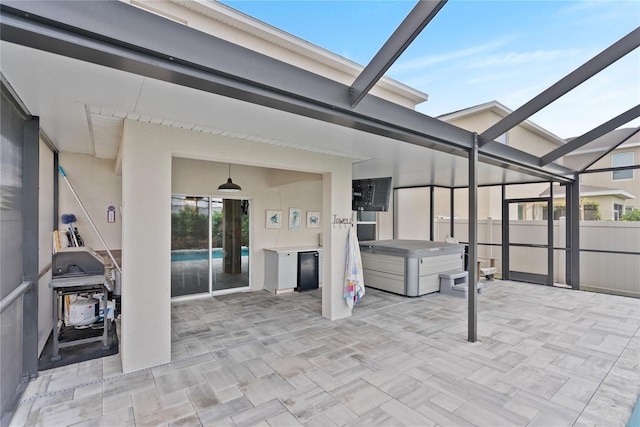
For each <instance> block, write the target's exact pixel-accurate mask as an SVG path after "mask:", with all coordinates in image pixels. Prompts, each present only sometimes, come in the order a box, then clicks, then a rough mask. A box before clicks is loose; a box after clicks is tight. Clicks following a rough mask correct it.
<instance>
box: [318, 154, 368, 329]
mask: <svg viewBox="0 0 640 427" xmlns="http://www.w3.org/2000/svg"><path fill="white" fill-rule="evenodd" d="M322 195H323V203H322V204H323V213H322V217H323V218H326V220H324V219H323V220H322V223H323V226H322V227H323V237H324V238H323V252H324V254H323V264H324V266H323V268H324V271H323V274H322V276H323V280H322V281H323V283H322V317H325V318H327V319H330V320H336V319H342V318H343V317H349V316H351V309H350V308H349V306H348V305H347V303H346V302H345V300H344V298H343V289H344V265H345V259H346V248H347V235H348V233H349V227H350V225H348V224H333V220H334V215H335V218H338V219H345V218H346V219H350V218H352V212H351V167H350V165H349V167H342V168H336V169H334V170H333V172H330V173H325V174H323V177H322ZM354 226H355V225H354ZM365 286H366V283H365ZM365 298H366V296H365ZM356 307H357V306H356Z"/></svg>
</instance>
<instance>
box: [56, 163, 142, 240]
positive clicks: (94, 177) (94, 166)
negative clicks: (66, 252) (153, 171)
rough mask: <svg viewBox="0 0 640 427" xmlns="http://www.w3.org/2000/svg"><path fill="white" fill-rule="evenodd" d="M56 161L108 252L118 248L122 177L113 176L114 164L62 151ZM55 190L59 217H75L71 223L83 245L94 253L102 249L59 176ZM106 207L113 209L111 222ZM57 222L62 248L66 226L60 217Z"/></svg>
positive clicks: (120, 233) (120, 227) (120, 229)
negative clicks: (57, 190) (71, 214)
mask: <svg viewBox="0 0 640 427" xmlns="http://www.w3.org/2000/svg"><path fill="white" fill-rule="evenodd" d="M58 161H59V164H60V166H62V168H63V169H64V171H65V172H66V174H67V178H68V179H69V182H70V183H71V185H72V186H73V188H74V189H75V190H76V193H78V197H79V198H80V201H82V204H83V205H84V206H85V208H86V209H87V212H88V213H89V216H90V217H91V219H92V220H93V222H94V224H95V225H96V228H97V229H98V231H99V232H100V235H101V236H102V238H103V239H104V241H105V243H106V244H107V246H108V247H109V249H111V250H114V249H121V248H122V216H121V212H120V206H122V178H121V177H120V176H118V175H116V173H115V161H114V160H105V159H96V158H95V157H92V156H88V155H86V154H74V153H64V152H62V153H60V154H59V158H58ZM58 188H59V191H60V199H59V205H58V208H59V211H60V215H61V216H62V215H63V214H69V213H73V214H75V216H76V218H77V222H75V223H74V226H75V227H77V228H78V231H79V232H80V235H81V236H82V238H83V240H84V243H85V246H88V247H91V248H93V249H95V250H97V251H100V250H104V246H102V243H100V239H99V238H98V236H97V235H96V233H95V231H94V230H93V228H92V227H91V224H90V222H89V220H88V218H87V217H86V216H85V215H84V213H83V212H82V209H81V208H80V205H79V204H78V202H77V201H76V199H75V198H74V197H73V194H72V193H71V190H70V189H69V186H68V185H67V183H66V182H64V179H63V178H62V176H60V180H59V183H58ZM139 191H141V192H142V191H145V189H144V188H140V189H139ZM109 206H114V207H115V208H116V222H115V223H108V222H107V208H108V207H109ZM58 221H59V224H58V227H59V230H60V242H61V244H62V246H63V247H64V246H68V243H67V238H66V236H65V231H67V230H68V226H67V225H65V224H63V223H62V221H61V219H60V218H58Z"/></svg>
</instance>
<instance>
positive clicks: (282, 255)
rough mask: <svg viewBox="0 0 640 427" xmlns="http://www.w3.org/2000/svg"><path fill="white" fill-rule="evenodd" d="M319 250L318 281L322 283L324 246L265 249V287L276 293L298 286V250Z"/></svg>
mask: <svg viewBox="0 0 640 427" xmlns="http://www.w3.org/2000/svg"><path fill="white" fill-rule="evenodd" d="M307 251H317V252H318V253H319V258H318V271H319V272H318V276H319V277H318V282H319V283H322V248H320V247H317V246H313V247H308V246H304V247H289V248H273V249H265V259H264V288H265V289H266V290H268V291H269V292H273V293H274V294H278V293H282V292H285V291H291V290H293V289H295V288H296V287H297V286H298V252H307Z"/></svg>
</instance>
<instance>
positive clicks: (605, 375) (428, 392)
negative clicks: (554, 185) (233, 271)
mask: <svg viewBox="0 0 640 427" xmlns="http://www.w3.org/2000/svg"><path fill="white" fill-rule="evenodd" d="M485 289H486V291H485V293H484V294H483V295H480V296H479V301H478V312H479V317H478V325H479V326H478V336H479V342H477V343H469V342H467V341H466V328H467V321H466V300H463V299H458V298H455V297H449V296H445V295H440V294H437V293H436V294H433V295H428V296H424V297H421V298H404V297H400V296H396V295H392V294H388V293H384V292H381V291H376V290H374V289H368V290H367V294H366V295H365V298H364V299H363V301H361V303H360V304H359V305H358V306H356V309H355V311H354V316H353V317H351V318H349V319H344V320H339V321H334V322H330V321H328V320H326V319H323V318H322V317H320V314H319V313H320V293H319V291H312V292H307V293H302V294H300V293H291V294H285V295H279V296H274V295H272V294H270V293H268V292H266V291H258V292H252V293H242V294H233V295H226V296H222V297H216V298H207V299H203V300H195V301H189V302H179V303H174V304H173V311H172V318H173V345H172V351H173V355H172V360H173V362H171V363H168V364H166V365H162V366H158V367H154V368H150V369H145V370H142V371H138V372H133V373H128V374H122V372H121V366H120V358H119V356H118V355H116V356H111V357H109V358H104V359H98V360H94V361H88V362H84V363H80V364H77V365H71V366H67V367H62V368H58V369H55V370H50V371H45V372H42V373H41V374H40V376H39V377H38V378H37V380H35V381H33V382H32V383H30V384H29V386H28V388H27V390H26V391H25V393H24V395H23V397H22V400H21V403H20V405H19V407H18V410H17V411H16V414H15V416H14V418H13V421H12V425H15V426H21V425H27V426H32V425H37V426H66V425H74V426H76V425H77V426H80V425H81V426H120V425H136V426H151V425H171V426H174V425H175V426H183V425H205V426H249V425H257V426H264V427H268V426H271V427H276V426H298V425H304V426H323V427H324V426H343V425H349V426H400V425H412V426H435V425H441V426H449V425H461V426H469V425H480V426H492V427H493V426H524V425H527V426H571V425H575V426H588V425H606V426H625V425H626V424H627V422H628V420H629V417H630V415H631V412H632V410H633V406H634V404H635V402H636V400H637V399H638V394H640V367H639V363H640V332H639V326H640V300H638V299H632V298H624V297H618V296H611V295H603V294H596V293H588V292H577V291H571V290H565V289H556V288H548V287H542V286H537V285H528V284H519V283H513V282H502V281H495V282H490V283H488V284H487V286H486V288H485ZM124 315H126V313H124Z"/></svg>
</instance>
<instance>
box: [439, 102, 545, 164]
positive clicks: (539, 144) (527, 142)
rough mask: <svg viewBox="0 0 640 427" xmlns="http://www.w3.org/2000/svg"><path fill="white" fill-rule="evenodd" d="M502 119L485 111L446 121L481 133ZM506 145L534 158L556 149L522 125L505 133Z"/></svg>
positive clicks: (493, 113) (491, 112)
mask: <svg viewBox="0 0 640 427" xmlns="http://www.w3.org/2000/svg"><path fill="white" fill-rule="evenodd" d="M502 118H503V116H501V115H499V114H497V113H495V112H493V111H490V110H486V111H482V112H479V113H477V114H473V115H469V116H465V117H460V118H456V119H451V120H446V121H447V123H451V124H452V125H456V126H458V127H461V128H463V129H466V130H469V131H472V132H478V133H482V132H484V131H485V130H487V129H489V127H491V126H492V125H493V124H495V123H497V122H499V121H500V120H501V119H502ZM507 145H509V146H511V147H514V148H517V149H518V150H522V151H525V152H527V153H530V154H533V155H536V156H542V155H544V154H547V153H548V152H550V151H552V150H553V149H555V148H557V147H558V145H557V144H555V143H553V142H551V141H550V140H549V139H547V138H544V137H542V136H540V135H538V134H537V133H534V132H532V131H531V130H529V129H527V128H526V127H524V126H522V125H518V126H516V127H514V128H513V129H511V130H509V131H508V132H507Z"/></svg>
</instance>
